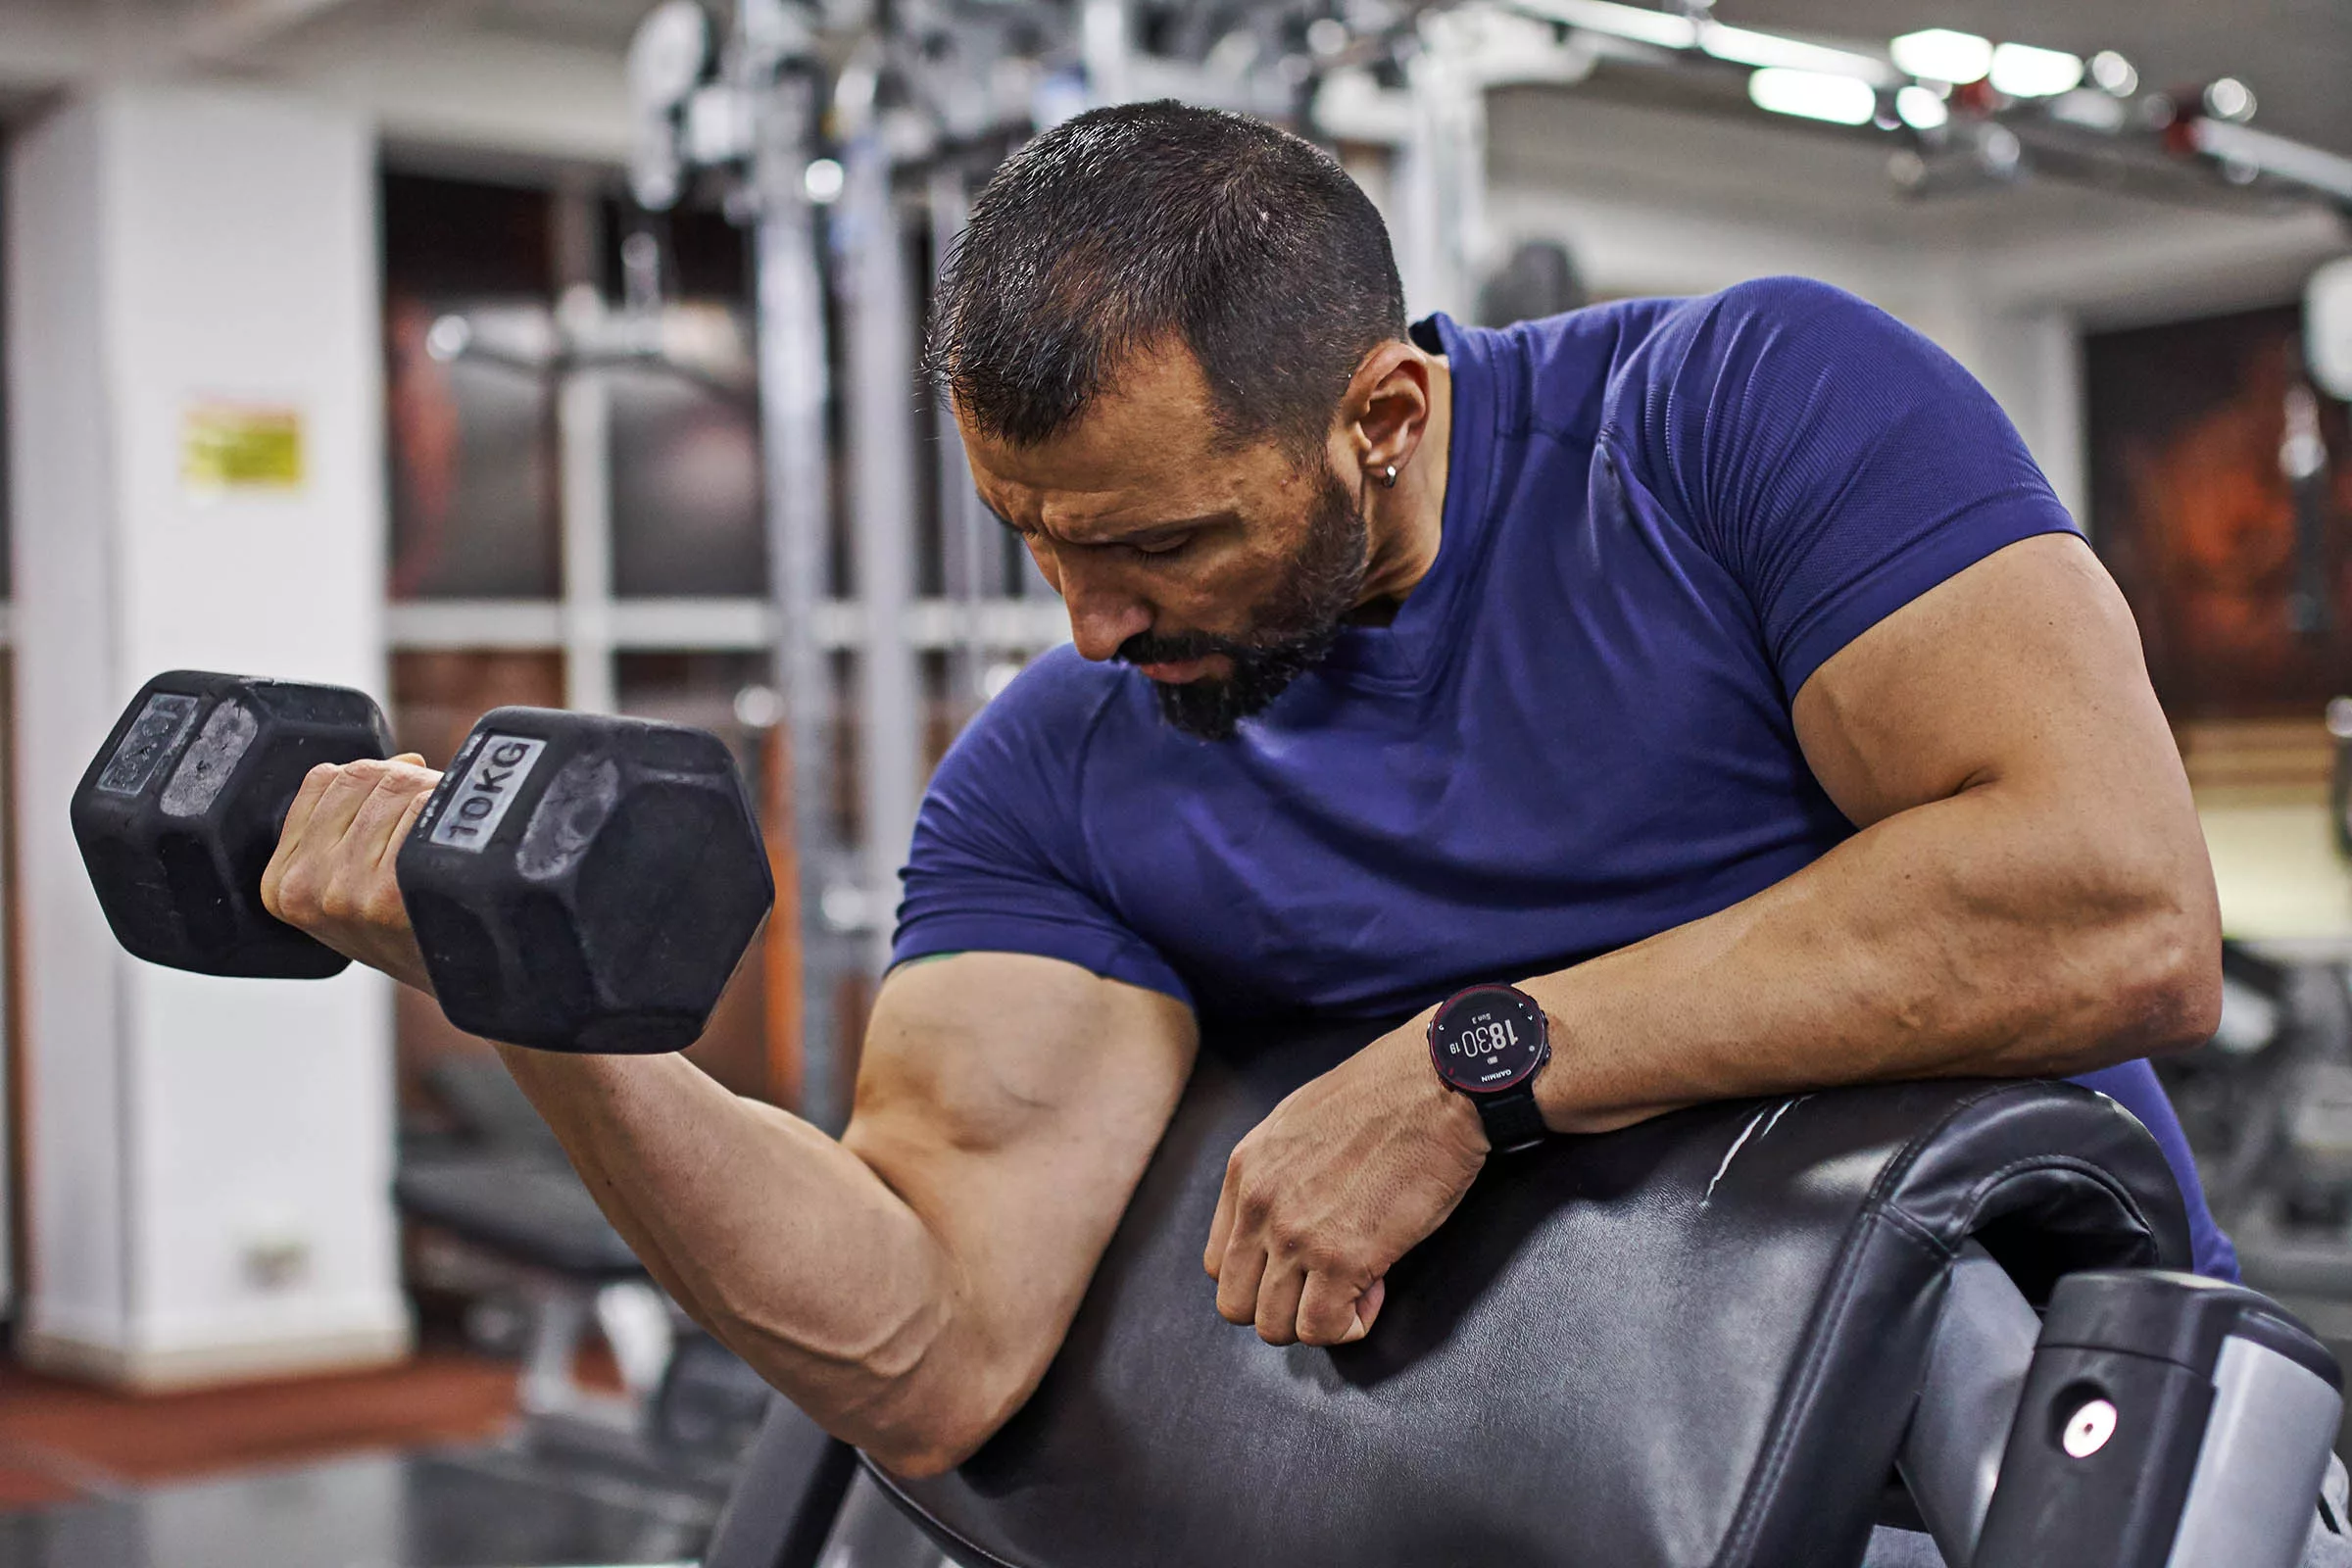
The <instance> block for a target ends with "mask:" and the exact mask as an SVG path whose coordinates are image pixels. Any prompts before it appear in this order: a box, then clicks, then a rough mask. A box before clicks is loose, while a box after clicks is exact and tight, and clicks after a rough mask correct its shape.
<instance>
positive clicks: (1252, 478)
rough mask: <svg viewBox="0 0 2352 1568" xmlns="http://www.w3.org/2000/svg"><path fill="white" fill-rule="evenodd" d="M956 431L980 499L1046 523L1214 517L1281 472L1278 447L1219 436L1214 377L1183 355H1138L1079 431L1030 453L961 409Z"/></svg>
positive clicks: (1008, 513) (1010, 514) (1011, 515)
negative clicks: (977, 427) (983, 428)
mask: <svg viewBox="0 0 2352 1568" xmlns="http://www.w3.org/2000/svg"><path fill="white" fill-rule="evenodd" d="M956 424H957V427H958V429H959V430H960V431H961V433H962V436H963V445H964V451H965V453H966V454H967V455H968V456H969V458H970V460H971V465H972V480H973V483H974V484H975V485H976V486H977V487H978V488H979V491H980V494H981V497H982V499H984V500H985V501H987V502H988V504H989V505H990V506H992V507H994V508H995V509H996V510H997V511H998V512H999V513H1000V514H1002V515H1005V517H1006V518H1008V519H1010V520H1013V521H1018V522H1040V521H1042V522H1044V523H1046V524H1047V525H1048V526H1058V525H1060V524H1062V523H1069V522H1087V521H1102V522H1111V521H1115V520H1118V519H1120V518H1121V517H1128V516H1131V517H1133V518H1134V519H1135V520H1138V521H1146V520H1150V519H1151V518H1152V516H1155V515H1156V516H1160V517H1166V516H1173V515H1197V514H1200V513H1203V512H1207V511H1213V510H1216V509H1217V508H1218V507H1221V506H1224V505H1227V504H1229V503H1230V499H1231V497H1232V496H1233V495H1234V494H1236V493H1238V492H1240V491H1243V490H1245V489H1248V488H1250V487H1252V486H1253V485H1262V484H1263V483H1265V481H1266V479H1267V477H1268V474H1269V470H1270V469H1278V468H1280V467H1282V466H1284V465H1283V464H1282V460H1281V457H1280V454H1279V453H1278V452H1277V451H1276V450H1275V449H1274V447H1273V446H1272V445H1271V443H1267V444H1264V445H1252V446H1246V447H1236V446H1234V445H1232V444H1231V443H1229V442H1225V441H1222V440H1220V439H1219V432H1218V429H1217V425H1216V420H1215V418H1214V417H1213V404H1212V401H1211V398H1210V395H1209V389H1208V382H1207V379H1206V377H1204V376H1203V375H1202V374H1201V367H1200V364H1199V362H1198V361H1196V360H1195V359H1194V358H1193V357H1192V355H1191V354H1189V353H1187V352H1186V351H1185V350H1183V349H1182V348H1170V349H1164V350H1157V351H1152V352H1149V353H1141V354H1138V355H1136V356H1135V357H1134V358H1133V359H1132V360H1131V361H1130V362H1129V363H1128V365H1127V366H1126V367H1124V368H1123V369H1122V370H1121V373H1120V374H1119V376H1118V378H1117V379H1116V380H1115V381H1114V382H1113V383H1112V385H1111V386H1110V387H1108V388H1107V389H1105V390H1104V391H1103V394H1102V395H1101V396H1099V397H1097V398H1096V399H1095V400H1094V402H1093V403H1092V404H1091V405H1090V406H1089V407H1088V409H1087V411H1086V413H1085V415H1084V416H1083V417H1080V418H1079V419H1078V421H1077V422H1076V423H1075V424H1073V425H1071V426H1070V427H1069V428H1068V429H1066V430H1062V431H1060V432H1058V433H1057V434H1055V435H1054V436H1053V437H1051V438H1050V439H1048V440H1045V441H1041V442H1038V443H1036V444H1035V445H1033V446H1016V445H1013V444H1011V443H1009V442H1005V441H1001V440H995V439H992V438H990V437H989V436H988V435H986V434H983V433H979V432H975V431H974V430H973V428H972V426H971V423H970V421H969V420H967V419H965V418H964V417H962V415H961V413H960V411H959V412H958V413H957V416H956Z"/></svg>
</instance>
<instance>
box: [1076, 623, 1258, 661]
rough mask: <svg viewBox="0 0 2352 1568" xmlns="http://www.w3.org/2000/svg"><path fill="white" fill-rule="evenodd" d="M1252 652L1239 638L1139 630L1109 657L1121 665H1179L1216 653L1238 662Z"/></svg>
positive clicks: (1206, 633)
mask: <svg viewBox="0 0 2352 1568" xmlns="http://www.w3.org/2000/svg"><path fill="white" fill-rule="evenodd" d="M1255 651H1256V650H1255V649H1254V648H1253V647H1252V646H1251V645H1250V644H1249V643H1247V642H1244V641H1242V640H1241V639H1240V638H1238V637H1218V636H1215V635H1213V634H1211V633H1209V632H1204V631H1185V632H1172V633H1167V634H1161V633H1156V632H1148V631H1139V632H1137V633H1136V634H1135V635H1134V636H1132V637H1130V638H1128V639H1127V640H1126V641H1125V642H1123V643H1121V644H1119V648H1118V652H1117V653H1115V654H1113V655H1112V656H1111V657H1112V658H1114V659H1116V660H1118V661H1119V662H1121V663H1123V664H1182V663H1186V662H1190V661H1192V660H1196V659H1207V658H1209V657H1210V656H1212V655H1215V654H1223V655H1224V656H1225V657H1226V658H1228V659H1240V658H1244V657H1246V656H1247V655H1249V654H1251V653H1253V652H1255Z"/></svg>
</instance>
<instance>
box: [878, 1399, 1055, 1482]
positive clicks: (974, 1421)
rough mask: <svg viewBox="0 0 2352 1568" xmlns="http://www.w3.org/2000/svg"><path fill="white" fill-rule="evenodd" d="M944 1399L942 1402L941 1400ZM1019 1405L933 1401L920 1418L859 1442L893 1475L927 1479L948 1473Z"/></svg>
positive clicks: (974, 1450) (978, 1448)
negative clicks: (956, 1405)
mask: <svg viewBox="0 0 2352 1568" xmlns="http://www.w3.org/2000/svg"><path fill="white" fill-rule="evenodd" d="M942 1402H944V1401H942ZM1017 1408H1019V1406H1018V1404H1017V1403H1015V1404H1007V1405H1005V1406H1003V1407H1002V1408H997V1409H992V1410H988V1411H985V1412H982V1411H978V1410H973V1409H943V1408H939V1407H938V1405H937V1404H934V1405H933V1406H932V1407H931V1408H930V1409H928V1410H927V1411H926V1413H925V1414H924V1416H923V1417H922V1418H921V1419H919V1420H913V1421H909V1422H907V1423H905V1424H904V1425H900V1424H895V1423H894V1424H893V1425H891V1426H890V1427H889V1428H887V1429H885V1430H882V1431H879V1432H876V1433H874V1434H873V1435H872V1436H871V1437H870V1438H869V1439H868V1440H867V1441H866V1442H864V1443H861V1444H859V1445H858V1446H859V1447H861V1448H862V1449H864V1451H865V1455H866V1457H867V1458H869V1459H871V1460H873V1461H874V1463H876V1464H878V1465H880V1466H881V1467H882V1468H883V1469H885V1470H887V1471H889V1472H890V1473H891V1474H892V1475H894V1476H903V1477H905V1478H906V1479H907V1480H909V1481H927V1480H929V1479H931V1478H932V1477H933V1476H940V1475H945V1474H947V1473H948V1472H949V1471H950V1470H953V1469H955V1468H956V1466H957V1465H959V1464H961V1463H963V1461H964V1460H966V1459H969V1458H970V1457H971V1456H972V1455H973V1454H975V1453H977V1452H979V1451H980V1448H981V1446H982V1445H984V1444H986V1443H987V1442H988V1440H989V1439H991V1438H993V1437H995V1436H996V1435H997V1430H998V1428H1000V1427H1002V1426H1004V1424H1005V1422H1006V1421H1008V1420H1010V1419H1011V1417H1012V1412H1013V1411H1014V1410H1015V1409H1017Z"/></svg>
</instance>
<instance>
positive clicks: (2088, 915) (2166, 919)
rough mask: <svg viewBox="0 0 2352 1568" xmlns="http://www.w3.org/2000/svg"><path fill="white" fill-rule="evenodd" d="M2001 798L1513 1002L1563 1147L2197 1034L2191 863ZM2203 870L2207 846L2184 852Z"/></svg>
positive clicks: (2078, 813)
mask: <svg viewBox="0 0 2352 1568" xmlns="http://www.w3.org/2000/svg"><path fill="white" fill-rule="evenodd" d="M2101 827H2102V824H2101V823H2100V821H2098V820H2097V815H2096V812H2095V811H2093V812H2084V811H2082V810H2079V809H2077V810H2069V809H2066V808H2065V805H2064V803H2062V802H2056V801H2052V800H2047V799H2038V798H2036V797H2034V795H2033V794H2032V793H2031V792H2028V791H2025V790H2022V789H2011V788H2007V787H2004V786H2001V785H1987V786H1984V787H1980V788H1976V789H1970V790H1964V791H1961V792H1960V793H1958V794H1956V795H1954V796H1952V797H1950V798H1948V799H1945V800H1939V801H1935V802H1932V803H1929V804H1927V805H1924V806H1919V807H1915V808H1913V809H1910V810H1907V811H1901V812H1898V813H1896V814H1894V815H1891V816H1888V817H1887V818H1886V819H1884V820H1883V821H1880V822H1878V823H1877V824H1875V825H1873V826H1871V827H1869V828H1867V829H1865V830H1864V831H1862V832H1860V833H1857V834H1856V835H1855V836H1854V837H1852V838H1851V839H1849V840H1847V841H1846V842H1845V843H1843V844H1841V845H1839V846H1838V848H1837V849H1835V850H1833V851H1832V852H1830V853H1829V854H1828V855H1825V856H1823V857H1822V858H1820V859H1818V860H1816V861H1814V862H1813V863H1812V864H1810V865H1808V866H1806V867H1805V868H1803V869H1802V870H1800V871H1798V872H1796V873H1795V874H1794V875H1792V876H1790V877H1789V878H1787V879H1786V880H1784V881H1782V882H1780V883H1777V884H1775V885H1774V886H1772V887H1770V888H1767V889H1765V890H1764V891H1763V892H1761V893H1759V894H1757V895H1755V896H1754V897H1752V898H1749V899H1747V900H1744V901H1742V902H1741V903H1740V904H1738V905H1735V906H1733V907H1730V908H1727V909H1724V910H1722V911H1721V912H1719V913H1717V914H1714V915H1711V916H1708V917H1707V918H1704V919H1701V920H1695V921H1692V922H1691V923H1690V924H1687V925H1683V926H1679V927H1677V928H1675V929H1673V930H1670V931H1666V932H1663V933H1661V934H1659V935H1658V936H1656V937H1653V938H1651V939H1649V940H1648V941H1645V942H1642V943H1638V944H1636V945H1634V946H1632V947H1629V948H1626V949H1623V950H1621V951H1619V952H1617V953H1613V954H1609V955H1607V956H1602V957H1599V958H1595V959H1593V960H1592V961H1591V962H1588V963H1584V964H1580V965H1577V966H1576V967H1574V968H1572V969H1568V970H1564V971H1562V972H1560V973H1558V974H1553V975H1546V976H1541V977H1538V978H1535V979H1532V980H1529V981H1527V982H1524V989H1525V990H1526V991H1527V992H1528V993H1529V994H1530V995H1532V996H1534V997H1535V998H1536V999H1537V1000H1538V1001H1539V1002H1541V1003H1542V1004H1543V1005H1544V1008H1545V1010H1546V1012H1547V1013H1549V1014H1550V1016H1551V1019H1552V1023H1553V1031H1554V1041H1555V1049H1554V1060H1553V1065H1552V1066H1551V1067H1549V1068H1548V1069H1546V1070H1545V1072H1544V1075H1543V1077H1542V1078H1541V1079H1539V1092H1540V1095H1541V1097H1542V1099H1543V1102H1544V1110H1545V1115H1546V1119H1547V1120H1549V1121H1550V1122H1551V1124H1552V1125H1553V1126H1554V1127H1555V1128H1558V1129H1560V1130H1564V1131H1595V1130H1600V1129H1602V1128H1606V1127H1612V1126H1622V1125H1625V1124H1626V1123H1629V1122H1633V1121H1639V1120H1641V1119H1642V1118H1643V1117H1645V1116H1649V1115H1654V1114H1657V1113H1658V1112H1660V1111H1664V1110H1668V1109H1672V1108H1674V1107H1675V1106H1678V1105H1683V1104H1690V1103H1698V1102H1703V1101H1712V1100H1722V1099H1731V1098H1737V1097H1741V1096H1748V1095H1758V1094H1771V1093H1777V1092H1783V1091H1800V1090H1808V1089H1817V1088H1824V1087H1828V1086H1831V1085H1836V1084H1843V1083H1858V1082H1865V1081H1871V1080H1882V1079H1899V1078H1918V1077H1936V1076H1951V1075H1964V1074H1974V1073H1983V1074H1986V1075H1992V1076H2033V1075H2042V1074H2049V1075H2061V1074H2067V1073H2075V1072H2082V1071H2087V1070H2089V1069H2091V1068H2095V1067H2100V1066H2104V1065H2108V1064H2110V1063H2113V1062H2116V1061H2120V1060H2125V1059H2128V1058H2130V1057H2131V1056H2135V1055H2142V1054H2148V1053H2151V1052H2158V1051H2165V1050H2171V1049H2176V1048H2178V1047H2180V1046H2182V1045H2185V1044H2188V1043H2191V1042H2193V1041H2194V1040H2196V1039H2199V1038H2202V1037H2203V1036H2204V1035H2205V1034H2209V1033H2210V1032H2211V1030H2212V1027H2213V1024H2212V1018H2211V1013H2212V1011H2213V1009H2214V1007H2216V1006H2217V1005H2218V1000H2217V998H2218V990H2217V987H2218V972H2217V965H2218V960H2219V951H2220V941H2219V930H2218V923H2217V920H2216V916H2215V913H2214V910H2213V902H2212V884H2211V880H2210V873H2209V872H2208V871H2207V870H2206V869H2205V868H2204V866H2203V865H2202V863H2201V862H2198V863H2186V862H2185V860H2184V858H2183V857H2181V856H2180V855H2178V854H2175V855H2174V856H2173V857H2172V859H2182V860H2183V863H2179V864H2175V863H2172V859H2167V858H2163V857H2162V856H2161V855H2150V856H2148V857H2145V858H2143V860H2142V861H2141V862H2139V863H2132V862H2131V861H2128V860H2126V859H2123V858H2119V856H2118V854H2117V853H2116V851H2115V850H2114V848H2113V847H2112V843H2111V842H2110V840H2109V838H2108V836H2107V835H2105V834H2103V833H2102V831H2101ZM2198 851H2199V853H2200V854H2201V845H2200V846H2198Z"/></svg>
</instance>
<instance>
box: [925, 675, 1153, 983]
mask: <svg viewBox="0 0 2352 1568" xmlns="http://www.w3.org/2000/svg"><path fill="white" fill-rule="evenodd" d="M1073 662H1075V663H1083V662H1082V661H1079V660H1078V658H1077V655H1076V653H1075V652H1074V651H1072V650H1069V649H1066V648H1065V649H1059V650H1055V651H1054V653H1052V654H1049V655H1047V656H1046V657H1045V658H1044V659H1043V660H1041V661H1040V662H1038V663H1035V664H1032V665H1031V667H1030V668H1029V669H1028V670H1026V671H1024V672H1023V673H1022V675H1021V676H1020V678H1019V679H1017V680H1015V681H1014V682H1013V683H1012V684H1011V685H1010V686H1008V687H1007V688H1005V691H1004V692H1003V693H1002V694H1001V695H999V696H998V697H997V698H996V699H995V700H994V701H992V702H990V703H989V704H988V706H987V707H985V708H983V709H982V710H981V711H980V712H979V714H978V715H977V716H976V717H975V718H974V719H973V720H972V722H971V723H970V724H969V725H968V726H966V728H965V729H964V732H963V734H962V735H961V736H959V737H958V738H957V739H956V744H955V745H954V746H952V747H950V748H949V749H948V755H947V756H946V757H945V758H944V759H942V760H941V761H940V764H939V768H938V770H937V771H936V772H935V773H934V774H933V775H932V778H931V785H930V788H929V790H928V791H926V792H925V794H924V796H923V804H922V809H921V810H920V811H919V812H918V813H917V814H916V817H915V824H914V839H913V843H912V845H911V846H910V847H909V849H908V852H907V866H906V869H905V870H903V871H902V872H900V881H901V883H902V884H903V886H904V896H903V897H902V899H901V901H900V904H899V922H898V931H897V934H896V937H895V938H894V940H893V941H892V944H891V961H892V962H893V963H894V964H898V963H905V962H907V961H908V960H910V959H914V958H921V957H929V956H935V955H938V954H943V953H974V952H987V953H1027V954H1034V955H1036V956H1039V957H1045V958H1059V959H1061V960H1063V961H1064V962H1067V963H1074V964H1077V965H1078V966H1079V967H1080V968H1083V969H1088V970H1091V971H1093V972H1094V973H1096V974H1099V975H1101V976H1103V978H1105V979H1108V980H1121V981H1125V982H1126V983H1128V984H1130V985H1137V986H1143V987H1146V988H1148V989H1150V990H1152V991H1160V992H1165V993H1166V994H1167V995H1169V996H1172V997H1175V998H1176V999H1177V1000H1178V1001H1180V1002H1184V1003H1186V1004H1187V1005H1190V1004H1191V1002H1192V994H1191V991H1190V989H1189V988H1188V987H1187V986H1186V985H1185V983H1184V981H1183V979H1182V978H1181V977H1179V976H1178V975H1177V973H1176V971H1175V970H1174V969H1173V968H1172V967H1171V966H1170V965H1169V964H1168V962H1167V960H1166V959H1165V958H1163V957H1162V956H1160V955H1159V952H1158V950H1156V949H1155V948H1153V947H1152V945H1151V944H1150V943H1148V942H1146V941H1145V940H1144V939H1143V938H1141V937H1139V936H1137V935H1136V934H1135V933H1134V932H1133V931H1131V930H1129V929H1128V928H1127V927H1126V926H1125V925H1123V924H1121V923H1120V921H1119V920H1118V918H1117V917H1116V916H1115V915H1114V914H1112V912H1111V911H1110V910H1109V909H1108V908H1107V907H1104V905H1103V902H1102V901H1101V900H1100V899H1099V898H1097V897H1096V896H1095V895H1094V893H1093V892H1092V891H1090V888H1089V885H1088V884H1089V880H1090V879H1089V878H1088V877H1087V875H1086V867H1087V864H1088V861H1089V858H1088V856H1087V855H1086V853H1085V846H1084V840H1083V835H1082V832H1081V826H1080V818H1081V812H1082V809H1083V808H1082V801H1081V797H1080V793H1079V792H1080V788H1081V785H1082V782H1083V779H1082V774H1083V771H1084V758H1085V748H1086V740H1087V737H1088V734H1089V733H1090V731H1091V728H1092V725H1093V722H1094V719H1095V717H1096V716H1097V715H1098V714H1099V712H1100V710H1101V706H1102V704H1101V700H1100V697H1099V696H1095V695H1094V694H1092V693H1089V692H1087V691H1085V690H1083V687H1084V686H1086V685H1088V684H1091V683H1087V682H1082V681H1077V680H1073V679H1072V678H1071V676H1072V674H1073V673H1074V672H1073V671H1072V670H1070V669H1069V668H1068V667H1067V666H1068V665H1069V664H1071V663H1073ZM1090 696H1091V697H1093V698H1094V700H1092V701H1088V700H1084V699H1087V698H1089V697H1090Z"/></svg>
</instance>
